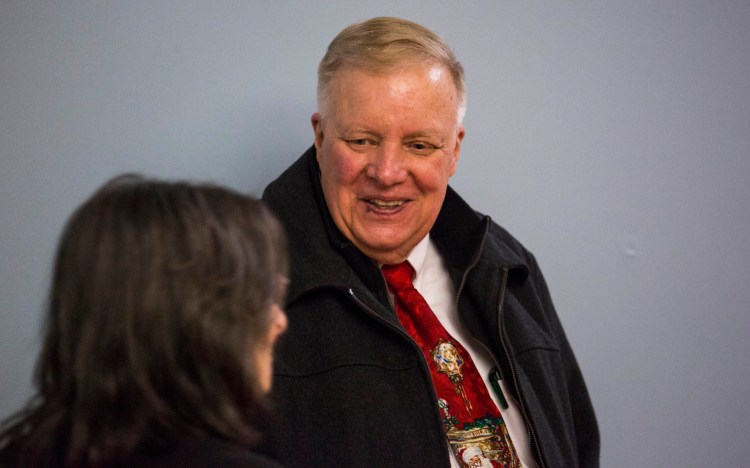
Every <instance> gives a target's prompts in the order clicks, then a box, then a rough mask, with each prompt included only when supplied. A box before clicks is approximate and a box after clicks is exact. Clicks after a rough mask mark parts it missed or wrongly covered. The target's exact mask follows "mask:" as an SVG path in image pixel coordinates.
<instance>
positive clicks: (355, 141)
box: [346, 138, 377, 151]
mask: <svg viewBox="0 0 750 468" xmlns="http://www.w3.org/2000/svg"><path fill="white" fill-rule="evenodd" d="M346 144H347V145H349V147H350V148H352V149H353V150H356V151H364V150H367V149H370V148H374V147H376V146H377V142H376V141H375V140H371V139H369V138H352V139H351V140H346Z"/></svg>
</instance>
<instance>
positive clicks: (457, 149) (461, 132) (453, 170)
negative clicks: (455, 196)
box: [450, 124, 466, 176]
mask: <svg viewBox="0 0 750 468" xmlns="http://www.w3.org/2000/svg"><path fill="white" fill-rule="evenodd" d="M464 134H466V129H464V126H463V125H461V124H459V125H458V133H457V134H456V147H455V148H453V160H452V161H451V168H450V175H451V176H452V175H453V174H455V173H456V165H457V164H458V156H459V155H460V154H461V142H462V141H463V139H464Z"/></svg>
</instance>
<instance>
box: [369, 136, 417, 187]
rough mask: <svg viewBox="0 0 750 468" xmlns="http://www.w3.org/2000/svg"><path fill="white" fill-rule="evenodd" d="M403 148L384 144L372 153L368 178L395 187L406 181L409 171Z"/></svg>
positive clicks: (397, 145)
mask: <svg viewBox="0 0 750 468" xmlns="http://www.w3.org/2000/svg"><path fill="white" fill-rule="evenodd" d="M407 157H408V156H407V155H406V154H405V152H404V150H403V148H401V145H399V144H390V143H383V144H381V145H380V147H379V148H378V149H377V150H375V151H373V152H372V153H371V160H370V161H369V164H368V165H367V169H366V173H367V177H369V178H371V179H373V180H375V181H377V182H378V183H379V184H381V185H395V184H398V183H401V182H403V181H404V180H405V179H406V176H407V174H408V170H407V167H406V163H407V161H406V158H407Z"/></svg>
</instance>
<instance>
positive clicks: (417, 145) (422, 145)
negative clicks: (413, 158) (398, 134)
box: [406, 141, 437, 156]
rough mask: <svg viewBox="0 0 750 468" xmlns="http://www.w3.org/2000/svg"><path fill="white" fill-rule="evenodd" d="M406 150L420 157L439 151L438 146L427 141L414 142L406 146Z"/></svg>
mask: <svg viewBox="0 0 750 468" xmlns="http://www.w3.org/2000/svg"><path fill="white" fill-rule="evenodd" d="M406 149H407V150H409V151H410V152H412V153H414V154H418V155H423V156H426V155H428V154H431V153H432V152H433V151H435V150H436V149H437V146H435V145H433V144H430V143H427V142H425V141H412V142H410V143H407V144H406Z"/></svg>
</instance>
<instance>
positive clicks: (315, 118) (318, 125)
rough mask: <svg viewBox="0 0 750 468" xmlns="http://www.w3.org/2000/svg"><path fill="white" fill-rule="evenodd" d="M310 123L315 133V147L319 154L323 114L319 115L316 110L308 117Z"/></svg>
mask: <svg viewBox="0 0 750 468" xmlns="http://www.w3.org/2000/svg"><path fill="white" fill-rule="evenodd" d="M310 123H311V124H312V127H313V133H314V134H315V149H316V150H318V154H320V148H321V146H322V145H323V116H321V115H320V112H316V113H314V114H313V115H312V117H310Z"/></svg>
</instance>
